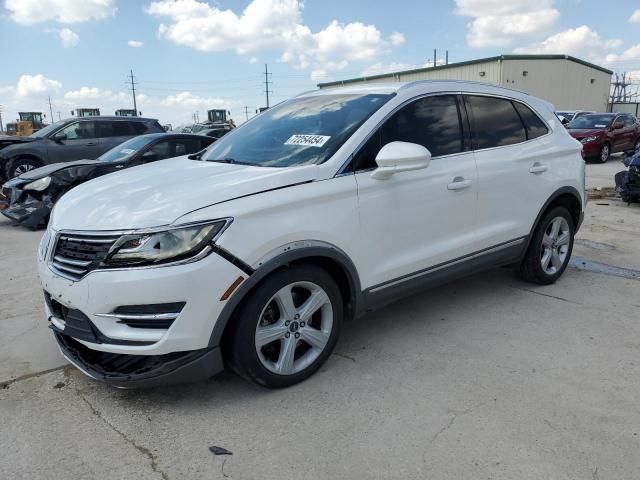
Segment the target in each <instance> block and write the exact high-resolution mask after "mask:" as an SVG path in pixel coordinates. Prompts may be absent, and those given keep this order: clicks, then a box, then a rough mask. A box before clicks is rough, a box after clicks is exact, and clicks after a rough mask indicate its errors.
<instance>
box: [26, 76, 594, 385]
mask: <svg viewBox="0 0 640 480" xmlns="http://www.w3.org/2000/svg"><path fill="white" fill-rule="evenodd" d="M553 111H554V109H553V107H552V105H550V104H549V103H547V102H545V101H542V100H540V99H538V98H535V97H532V96H530V95H528V94H525V93H520V92H516V91H513V90H508V89H503V88H499V87H494V86H490V85H486V84H479V83H472V82H456V81H425V82H415V83H408V84H403V83H394V84H371V85H364V86H353V87H348V86H347V87H342V88H338V89H329V90H318V91H313V92H310V93H305V94H302V95H300V96H298V97H295V98H293V99H291V100H288V101H286V102H283V103H281V104H280V105H277V106H275V107H273V108H271V109H270V110H268V111H266V112H264V113H262V114H260V115H258V116H256V117H255V118H253V119H252V120H250V121H248V122H247V123H245V124H244V125H242V126H240V127H239V128H237V129H235V130H233V131H232V132H231V133H229V134H228V135H226V136H225V137H223V138H221V139H220V140H218V141H217V142H216V143H214V144H213V145H211V146H210V147H209V148H208V149H207V150H204V151H203V152H201V153H199V154H196V155H191V156H189V157H186V156H185V157H178V158H175V159H170V160H165V161H161V162H155V163H151V164H148V165H143V166H139V167H134V168H131V169H127V170H126V171H122V172H117V173H113V174H110V175H107V176H105V177H102V178H99V179H96V180H93V181H90V182H88V183H85V184H83V185H80V186H78V187H76V188H74V189H73V190H71V191H70V192H69V193H67V194H65V195H64V197H62V198H61V199H60V201H59V202H58V203H57V205H56V207H55V209H54V211H53V212H52V214H51V219H50V222H49V226H48V229H47V232H46V233H45V235H44V237H43V239H42V242H41V244H40V247H39V251H38V260H39V262H38V263H39V275H40V278H41V281H42V287H43V290H44V296H45V300H46V302H45V303H46V316H47V318H48V320H49V325H50V328H51V329H52V330H53V334H54V335H55V338H56V340H57V342H58V344H59V346H60V349H61V351H62V354H63V355H64V357H65V358H66V359H67V360H68V361H69V362H71V363H72V364H74V365H75V366H76V367H78V368H79V369H80V370H82V371H83V372H84V373H86V374H87V375H89V376H91V377H93V378H95V379H98V380H102V381H105V382H108V383H110V384H112V385H115V386H118V387H139V386H149V385H156V384H167V383H176V382H185V381H193V380H197V379H203V378H208V377H211V376H212V375H214V374H216V373H218V372H220V371H221V370H223V369H224V368H225V366H229V367H230V368H232V369H233V370H234V371H236V372H237V373H238V374H240V375H241V376H243V377H245V378H247V379H249V380H251V381H254V382H257V383H259V384H261V385H264V386H266V387H286V386H288V385H292V384H295V383H297V382H300V381H302V380H304V379H305V378H307V377H309V376H310V375H312V374H313V373H314V372H315V371H316V370H318V368H320V366H321V365H322V364H323V363H324V362H325V361H326V360H327V358H328V357H329V355H330V354H331V352H332V350H333V348H334V346H335V345H336V341H337V339H338V336H339V334H340V328H341V325H342V323H343V322H344V321H346V320H350V319H353V318H355V317H358V316H360V315H362V314H364V313H365V312H367V311H369V310H372V309H375V308H379V307H381V306H383V305H385V304H388V303H389V302H391V301H394V300H397V299H399V298H401V297H403V296H406V295H410V294H413V293H415V292H418V291H421V290H423V289H425V288H427V287H429V286H435V285H440V284H442V283H444V282H446V281H449V280H451V279H454V278H456V277H460V276H463V275H465V274H469V273H472V272H476V271H479V270H483V269H490V268H495V267H498V266H502V265H513V266H514V268H516V269H517V270H518V272H519V273H520V275H521V276H522V278H523V279H524V280H527V281H531V282H536V283H540V284H549V283H552V282H554V281H556V280H557V279H558V277H560V275H562V273H563V271H564V269H565V268H566V266H567V263H568V261H569V257H570V256H571V250H572V247H573V239H574V234H575V232H576V230H577V229H578V228H579V226H580V223H581V221H582V218H583V211H584V207H585V202H586V198H585V193H584V173H585V165H584V161H583V159H582V156H581V148H580V144H579V143H578V142H577V141H575V140H574V139H572V138H571V136H570V135H569V134H568V133H567V132H566V130H565V128H564V127H563V126H562V124H561V123H560V121H559V120H558V118H557V117H556V116H555V115H554V113H553ZM363 328H365V325H364V324H363Z"/></svg>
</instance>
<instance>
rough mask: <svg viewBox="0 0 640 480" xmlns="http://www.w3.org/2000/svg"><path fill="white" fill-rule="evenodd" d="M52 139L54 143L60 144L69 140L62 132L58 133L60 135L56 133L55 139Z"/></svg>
mask: <svg viewBox="0 0 640 480" xmlns="http://www.w3.org/2000/svg"><path fill="white" fill-rule="evenodd" d="M51 138H52V139H53V141H54V142H58V143H60V142H62V141H63V140H66V139H67V136H66V135H65V134H64V133H62V132H58V133H56V134H55V135H54V136H53V137H51Z"/></svg>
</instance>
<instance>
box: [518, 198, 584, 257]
mask: <svg viewBox="0 0 640 480" xmlns="http://www.w3.org/2000/svg"><path fill="white" fill-rule="evenodd" d="M557 206H563V207H566V208H567V210H569V214H570V215H571V219H572V220H573V226H574V228H575V232H577V231H578V229H579V228H580V225H581V223H582V217H583V211H582V197H581V196H580V193H579V192H578V190H576V189H575V188H574V187H562V188H559V189H558V190H556V191H555V192H554V193H553V194H552V195H551V196H550V197H549V198H548V199H547V201H546V202H545V204H544V205H543V207H542V208H541V209H540V212H538V216H537V217H536V220H535V222H534V223H533V226H532V227H531V231H530V232H529V236H528V238H527V245H526V248H525V249H524V252H523V255H525V254H526V252H527V251H528V250H529V244H530V243H531V239H532V238H533V233H534V232H535V231H536V229H537V228H538V224H539V223H540V220H542V217H544V215H545V214H546V213H547V212H548V211H549V210H551V209H552V208H555V207H557Z"/></svg>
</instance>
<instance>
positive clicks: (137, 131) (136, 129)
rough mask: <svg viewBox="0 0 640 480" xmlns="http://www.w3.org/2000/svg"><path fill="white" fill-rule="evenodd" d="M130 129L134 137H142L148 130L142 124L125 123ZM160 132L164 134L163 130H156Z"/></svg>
mask: <svg viewBox="0 0 640 480" xmlns="http://www.w3.org/2000/svg"><path fill="white" fill-rule="evenodd" d="M127 123H128V124H129V125H130V126H131V128H133V132H134V134H135V135H142V134H143V133H147V131H148V130H149V128H148V127H147V125H146V124H145V123H144V122H127ZM158 131H160V132H164V130H163V129H160V130H158Z"/></svg>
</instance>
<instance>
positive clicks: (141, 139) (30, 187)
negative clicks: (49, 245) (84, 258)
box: [0, 132, 214, 228]
mask: <svg viewBox="0 0 640 480" xmlns="http://www.w3.org/2000/svg"><path fill="white" fill-rule="evenodd" d="M213 141H214V139H213V138H210V137H204V136H202V135H190V134H182V133H164V132H163V133H153V134H148V135H141V136H138V137H135V138H132V139H130V140H128V141H126V142H124V143H122V144H120V145H118V146H117V147H115V148H112V149H111V150H109V151H108V152H106V153H105V154H104V155H101V156H100V157H98V158H97V159H96V160H76V161H74V162H67V163H54V164H52V165H47V166H45V167H40V168H37V169H34V170H30V171H28V172H26V173H23V174H22V175H20V176H19V177H16V178H14V179H12V180H9V181H8V182H7V183H5V184H4V186H3V187H2V191H1V192H0V212H1V213H2V214H3V215H4V216H5V217H7V218H10V219H11V220H13V221H15V222H18V223H20V224H22V225H24V226H25V227H29V228H39V227H44V226H46V224H47V221H48V218H49V214H50V213H51V209H52V208H53V205H54V204H55V202H57V201H58V199H59V198H60V197H61V196H62V195H63V194H64V193H66V192H68V191H69V190H71V189H72V188H73V187H75V186H76V185H79V184H81V183H84V182H86V181H87V180H91V179H93V178H96V177H100V176H102V175H106V174H108V173H111V172H115V171H118V170H122V169H123V168H128V167H133V166H136V165H142V164H145V163H150V162H155V161H157V160H163V159H165V158H171V157H179V156H180V155H190V154H192V153H196V152H199V151H201V150H204V149H205V148H207V147H208V146H209V145H210V144H211V143H213Z"/></svg>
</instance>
